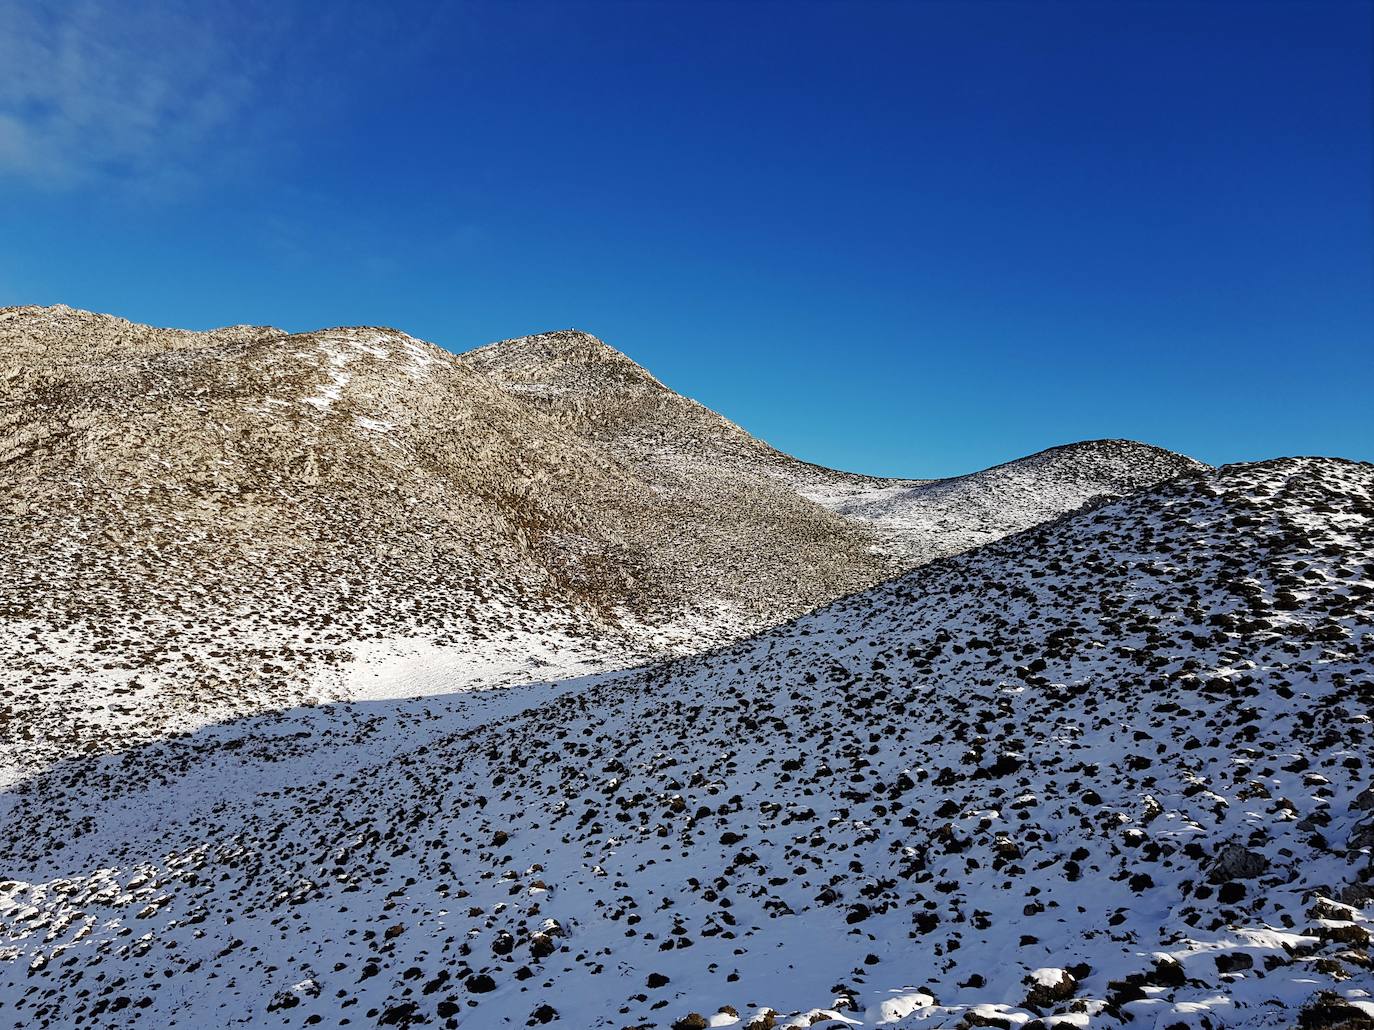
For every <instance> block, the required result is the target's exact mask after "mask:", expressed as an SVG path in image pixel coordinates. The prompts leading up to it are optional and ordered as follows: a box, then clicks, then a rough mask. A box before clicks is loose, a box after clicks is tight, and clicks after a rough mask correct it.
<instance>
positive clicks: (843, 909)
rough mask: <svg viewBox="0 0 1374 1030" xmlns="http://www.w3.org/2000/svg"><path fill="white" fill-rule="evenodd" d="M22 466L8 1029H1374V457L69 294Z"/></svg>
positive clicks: (2, 563)
mask: <svg viewBox="0 0 1374 1030" xmlns="http://www.w3.org/2000/svg"><path fill="white" fill-rule="evenodd" d="M0 466H3V469H4V473H5V475H4V477H3V479H0V669H2V670H3V676H0V1026H14V1027H17V1028H18V1027H23V1028H25V1030H27V1028H30V1027H51V1028H66V1027H91V1026H95V1027H116V1026H117V1027H125V1026H131V1025H132V1026H139V1025H142V1026H149V1027H159V1028H160V1027H170V1026H183V1027H196V1028H201V1027H230V1026H245V1025H251V1026H259V1025H266V1026H274V1025H291V1026H297V1025H302V1026H313V1025H327V1026H335V1025H339V1026H375V1025H382V1026H409V1025H433V1026H436V1027H444V1028H453V1027H458V1026H462V1027H468V1028H488V1027H501V1026H523V1025H541V1024H544V1023H558V1024H559V1025H564V1026H575V1027H579V1028H581V1027H607V1028H614V1027H676V1028H678V1030H691V1028H696V1027H702V1026H739V1027H749V1028H751V1030H768V1028H769V1027H773V1026H778V1027H786V1026H792V1027H799V1026H808V1025H822V1024H827V1023H828V1024H830V1025H833V1026H839V1025H851V1024H858V1025H864V1026H890V1027H906V1028H911V1027H916V1026H929V1027H932V1028H934V1027H960V1028H964V1027H973V1026H999V1027H1006V1028H1011V1027H1017V1028H1023V1030H1042V1028H1056V1030H1063V1028H1065V1027H1073V1028H1076V1030H1077V1028H1082V1027H1086V1026H1113V1025H1119V1024H1120V1023H1122V1022H1129V1023H1130V1024H1131V1025H1132V1026H1144V1027H1156V1028H1158V1030H1173V1028H1174V1027H1189V1028H1193V1027H1196V1028H1208V1030H1212V1028H1217V1027H1221V1026H1246V1027H1274V1028H1281V1027H1290V1026H1294V1025H1297V1026H1300V1027H1302V1028H1304V1030H1317V1028H1321V1027H1335V1026H1347V1025H1348V1026H1356V1025H1366V1024H1367V1023H1368V1022H1369V1021H1370V1020H1371V1019H1374V972H1372V968H1374V967H1371V961H1370V958H1369V955H1368V945H1369V933H1370V917H1371V911H1372V910H1371V902H1374V872H1371V865H1370V856H1371V851H1372V850H1374V771H1372V770H1374V743H1371V737H1370V734H1371V732H1374V727H1371V723H1370V717H1371V713H1370V705H1371V703H1372V702H1374V681H1372V680H1371V673H1370V669H1371V667H1374V666H1372V665H1371V663H1372V662H1374V642H1372V641H1371V635H1370V634H1371V627H1374V604H1372V603H1371V598H1374V546H1372V544H1374V540H1372V533H1371V518H1374V497H1372V496H1371V495H1372V493H1374V468H1371V467H1370V466H1367V465H1357V464H1354V463H1349V462H1342V461H1338V460H1334V459H1317V458H1305V459H1285V460H1281V461H1274V462H1266V463H1262V464H1257V465H1246V466H1229V467H1226V468H1223V469H1220V470H1215V471H1214V470H1211V469H1208V468H1207V467H1206V466H1203V465H1201V464H1199V463H1197V462H1194V461H1192V460H1191V459H1188V458H1185V457H1183V456H1180V455H1176V454H1172V453H1170V452H1167V451H1162V450H1159V449H1158V448H1153V447H1149V446H1147V445H1144V444H1137V443H1132V442H1129V441H1092V442H1087V443H1081V444H1073V445H1069V446H1066V447H1060V448H1054V449H1052V450H1050V451H1045V452H1042V453H1040V454H1036V455H1032V456H1030V457H1029V458H1024V459H1021V460H1019V461H1015V462H1011V463H1009V464H1006V465H1002V466H998V467H997V468H993V469H989V470H986V471H984V472H979V473H974V474H972V475H969V476H963V477H959V478H956V479H950V480H935V481H929V480H882V479H874V478H872V477H865V476H859V475H853V474H850V473H845V472H838V471H835V470H829V469H823V468H819V467H817V466H814V465H809V464H807V463H805V462H802V461H798V460H797V459H795V458H792V457H790V456H788V455H786V454H783V453H781V452H779V451H777V450H775V449H774V448H772V447H770V446H768V445H767V444H765V443H763V442H761V441H759V440H756V439H754V438H753V437H751V436H750V435H749V434H748V433H746V432H745V431H744V430H742V429H741V428H739V427H738V426H736V425H734V424H733V423H731V422H729V421H728V420H726V419H724V418H723V417H721V416H720V415H718V414H716V413H714V412H711V411H709V410H708V409H706V408H704V407H702V406H701V405H699V404H696V403H695V402H693V401H691V400H689V399H687V398H685V397H682V396H681V395H679V394H677V393H675V392H673V391H672V390H670V389H669V388H667V387H666V386H664V385H663V384H662V383H660V382H658V381H657V380H656V379H654V377H653V376H652V375H650V374H649V373H648V372H647V371H645V370H644V369H642V368H640V367H639V366H638V365H636V364H635V363H634V362H633V361H631V360H630V359H629V358H627V357H625V356H624V355H623V354H620V353H619V352H617V351H615V350H613V349H611V348H610V347H608V346H606V345H605V344H604V343H602V342H600V341H599V340H596V339H595V338H594V337H590V336H588V335H586V334H583V333H578V332H573V331H565V332H558V333H548V334H543V335H541V336H536V337H527V338H523V339H518V340H508V341H503V342H501V343H497V344H492V345H490V346H488V347H483V348H479V349H478V350H476V351H472V352H469V353H467V354H462V355H457V356H455V355H453V354H450V353H448V352H446V351H443V350H440V349H439V348H437V347H434V346H433V345H431V344H427V343H424V342H422V341H418V340H415V339H413V338H411V337H409V336H407V335H406V334H404V333H401V332H398V331H396V330H392V329H378V328H342V329H328V330H321V331H318V332H312V333H302V334H294V335H292V334H286V333H283V332H281V331H280V330H276V329H271V328H263V327H247V326H238V327H231V328H227V329H220V330H215V331H212V332H208V333H192V332H183V331H178V330H165V329H154V328H151V327H148V326H140V325H135V324H133V323H129V322H126V321H123V320H121V319H116V318H112V317H110V316H104V315H95V314H91V313H89V312H82V311H75V310H73V309H70V308H64V307H57V308H8V309H0ZM894 577H895V578H894ZM837 599H838V600H837ZM818 606H819V607H818Z"/></svg>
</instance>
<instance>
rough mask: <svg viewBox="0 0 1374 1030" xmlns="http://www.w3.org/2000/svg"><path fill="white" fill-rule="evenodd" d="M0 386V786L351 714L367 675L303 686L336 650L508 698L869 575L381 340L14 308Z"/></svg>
mask: <svg viewBox="0 0 1374 1030" xmlns="http://www.w3.org/2000/svg"><path fill="white" fill-rule="evenodd" d="M0 382H3V384H4V388H3V391H0V464H2V465H3V468H4V471H5V477H4V480H3V483H0V544H3V547H0V584H3V585H0V617H3V621H0V634H3V638H2V639H0V650H2V651H3V653H4V654H5V655H6V658H7V662H8V664H9V666H10V668H11V669H12V670H13V671H14V673H15V675H14V676H13V677H12V678H11V680H10V682H9V683H7V684H4V685H2V686H0V701H4V702H6V708H5V710H4V712H3V714H4V716H5V717H6V719H7V720H8V721H7V727H8V729H9V730H10V733H9V734H8V735H7V738H8V739H7V740H6V742H5V743H3V744H0V752H3V755H0V757H3V758H4V759H5V764H6V765H7V766H8V767H9V772H10V774H11V775H12V774H13V773H14V771H15V770H17V769H18V768H21V767H26V766H31V765H32V764H33V762H35V761H38V762H41V761H46V760H47V759H49V758H51V757H54V756H60V755H63V754H69V753H74V752H78V751H79V752H90V751H111V750H115V749H117V748H118V747H122V746H125V745H127V744H129V743H131V742H134V741H137V740H141V739H147V738H149V737H150V736H160V735H165V734H166V733H169V732H175V731H178V730H184V729H187V728H190V727H192V726H195V725H198V724H200V723H203V722H205V721H206V720H208V719H210V718H227V717H231V716H233V715H237V714H245V713H247V712H251V711H259V710H262V709H264V708H277V707H286V706H290V705H293V704H298V703H301V702H303V701H307V700H311V699H314V700H329V699H330V698H332V697H337V696H343V695H344V694H349V693H354V694H355V693H356V690H354V689H352V688H350V687H349V686H348V682H346V681H350V682H351V681H356V680H358V679H359V678H360V677H361V678H362V679H364V680H369V681H370V680H376V679H378V678H379V677H378V676H374V675H372V673H371V672H370V671H369V670H367V669H364V670H361V671H359V670H356V669H354V670H352V671H349V672H348V675H347V676H345V677H343V678H341V677H340V676H331V675H327V673H328V672H329V670H330V669H332V668H334V667H335V666H339V665H341V664H343V665H349V664H352V663H353V660H354V659H356V658H357V657H358V656H359V655H360V654H367V655H375V656H376V657H377V664H378V667H379V668H380V669H381V673H380V679H382V680H385V679H386V678H387V677H388V676H390V675H391V673H392V672H393V671H394V670H395V667H396V665H397V663H400V664H402V665H405V666H407V668H409V667H410V666H415V665H417V664H419V665H425V664H430V665H433V664H434V663H435V661H437V662H438V663H439V664H440V665H441V666H442V667H443V671H444V675H443V677H442V679H443V682H442V683H440V684H435V685H433V687H432V689H456V688H457V687H458V686H461V685H462V683H463V682H465V681H473V682H479V683H481V684H483V685H490V684H491V683H494V682H497V681H499V680H502V679H514V680H516V681H519V682H525V681H528V680H530V679H534V678H540V677H542V676H546V675H548V674H550V672H557V673H560V674H561V673H566V672H569V671H574V670H577V669H579V668H606V667H608V666H614V665H617V664H626V663H627V662H630V661H633V660H635V659H636V658H638V657H643V656H649V655H658V654H663V653H664V652H665V651H666V652H668V653H672V652H674V651H677V652H681V651H686V650H695V649H699V648H700V647H701V646H702V645H703V642H710V641H718V640H722V639H728V638H730V637H732V636H738V635H740V634H741V633H744V632H747V631H750V630H753V629H757V628H760V627H762V626H765V625H769V624H771V623H774V622H777V621H779V620H780V619H784V618H787V617H788V616H790V615H794V614H797V613H799V612H801V611H804V610H806V609H807V608H809V607H813V606H814V605H816V604H819V603H822V602H824V601H826V600H829V599H831V598H833V597H835V596H838V595H840V594H844V593H847V592H850V591H853V590H857V589H860V588H861V587H863V586H867V585H869V584H871V583H872V582H874V581H875V580H876V579H878V578H880V577H881V576H882V575H884V574H885V572H886V569H887V566H886V565H884V564H883V563H882V562H881V561H880V560H879V559H878V558H877V557H875V556H874V555H873V554H872V553H871V552H872V545H871V536H870V535H869V534H867V533H866V532H865V531H864V530H863V529H862V527H856V526H855V525H854V524H852V523H850V522H848V521H846V520H844V519H843V518H842V517H840V516H837V515H834V514H832V513H830V512H828V511H826V510H824V509H823V508H821V507H819V506H816V505H811V504H809V503H807V502H804V501H801V500H800V499H798V498H796V497H795V496H794V495H791V494H788V495H787V497H786V501H787V503H788V504H789V505H790V509H789V511H788V512H787V514H786V517H776V518H771V519H770V520H769V521H766V522H765V521H763V519H764V518H765V516H766V514H767V513H766V512H765V513H763V514H761V513H760V512H759V510H758V508H757V506H751V505H750V504H747V503H740V504H723V505H721V506H720V507H706V506H704V505H703V504H702V503H700V502H699V501H698V500H697V499H695V498H693V497H691V496H687V495H685V494H680V493H674V492H671V491H664V490H662V489H660V488H658V487H656V486H652V485H650V484H648V483H646V482H645V481H643V480H642V479H640V478H638V477H637V476H636V475H634V474H633V472H631V471H627V470H626V469H625V468H623V467H622V466H621V465H620V464H619V463H617V462H615V461H614V460H612V459H611V458H609V457H608V456H607V455H606V454H604V453H603V452H602V451H601V450H599V449H598V448H596V447H594V446H591V445H589V444H587V443H586V442H585V441H583V440H581V439H580V438H578V437H577V436H576V435H573V434H569V433H567V432H566V431H565V430H564V429H563V428H562V427H561V426H560V425H558V424H557V423H556V422H554V421H552V420H550V419H549V418H548V417H546V416H544V415H542V414H540V413H538V412H536V411H534V410H532V409H530V408H529V407H528V406H527V405H524V404H522V403H520V402H519V401H517V400H514V399H512V398H511V397H509V396H508V395H507V394H506V393H505V392H504V391H502V390H501V389H499V388H497V387H496V386H495V385H494V384H493V383H492V382H490V381H489V380H488V379H487V378H486V377H485V376H483V375H481V374H478V373H477V372H475V371H473V370H472V369H470V368H468V367H467V366H466V365H464V364H463V363H462V362H460V361H458V360H457V359H455V358H454V357H453V356H452V355H450V354H448V353H447V352H445V351H442V350H440V349H439V348H437V347H435V346H433V345H432V344H428V343H422V342H421V341H418V340H415V339H412V338H411V337H409V336H406V335H405V334H404V333H400V332H397V331H395V330H390V329H370V328H343V329H330V330H322V331H319V332H313V333H302V334H296V335H288V334H286V333H283V332H281V331H280V330H276V329H270V328H261V327H247V326H239V327H233V328H229V329H222V330H215V331H213V332H208V333H192V332H182V331H177V330H162V329H153V328H151V327H148V326H140V325H136V324H133V323H129V322H126V321H124V320H122V319H117V318H112V317H110V316H104V315H95V314H91V313H89V312H81V311H75V310H72V309H70V308H61V307H58V308H11V309H5V310H3V311H0ZM741 512H742V513H744V514H737V513H741ZM435 648H438V649H440V650H441V652H442V653H441V654H440V655H438V656H437V657H436V656H435V655H434V654H433V652H434V649H435ZM423 671H424V670H421V672H423ZM417 675H418V673H417ZM404 678H406V679H407V682H406V683H403V684H400V685H398V686H397V687H396V689H397V690H400V691H402V692H404V691H412V690H415V689H417V688H416V686H415V684H414V683H412V682H409V681H410V680H414V679H415V678H416V676H415V675H409V674H407V676H406V677H404ZM420 678H424V677H423V676H421V677H420ZM429 678H430V679H433V676H429ZM374 689H381V690H386V689H388V688H387V687H386V686H385V684H381V685H374ZM427 689H429V688H427ZM0 779H3V777H0Z"/></svg>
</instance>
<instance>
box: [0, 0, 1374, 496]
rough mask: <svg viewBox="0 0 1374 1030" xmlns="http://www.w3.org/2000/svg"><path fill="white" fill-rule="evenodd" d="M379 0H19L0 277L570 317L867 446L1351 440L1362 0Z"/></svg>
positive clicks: (1366, 279) (839, 454)
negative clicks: (150, 0) (382, 1)
mask: <svg viewBox="0 0 1374 1030" xmlns="http://www.w3.org/2000/svg"><path fill="white" fill-rule="evenodd" d="M374 6H377V7H380V6H381V5H368V4H358V5H355V6H349V5H348V4H321V3H314V2H309V3H300V4H298V5H295V6H293V5H291V4H283V3H277V2H273V3H259V4H257V5H253V4H222V5H221V4H207V3H202V4H190V5H185V6H179V5H178V4H176V3H160V4H138V3H118V4H103V5H102V4H100V3H72V4H64V3H54V2H44V3H36V2H34V3H31V2H28V0H18V2H17V3H16V2H15V0H10V2H9V3H7V4H3V5H0V304H12V303H42V304H48V303H57V302H63V303H67V304H72V305H75V306H78V307H85V308H92V309H95V310H99V311H108V312H113V313H115V314H119V315H122V316H125V317H128V318H132V319H135V320H138V321H145V322H152V323H155V324H161V325H173V326H184V327H190V328H207V327H211V326H216V325H221V324H226V323H237V322H252V323H270V324H274V325H279V326H282V327H283V328H286V329H290V330H302V329H310V328H317V327H320V326H325V325H337V324H383V325H393V326H396V327H399V328H401V329H404V330H406V331H408V332H410V333H412V334H414V335H416V336H420V337H423V338H426V339H430V340H433V341H435V342H437V343H440V344H442V345H443V346H445V347H448V348H450V349H453V350H466V349H468V348H470V347H473V346H477V345H480V344H482V343H485V342H488V341H490V340H494V339H500V338H502V337H508V336H518V335H524V334H526V333H531V332H536V331H539V330H543V329H552V328H561V327H566V326H576V327H578V328H582V329H586V330H589V331H591V332H594V333H596V334H597V335H599V336H601V337H602V338H604V339H605V340H606V341H607V342H608V343H610V344H612V345H613V346H615V347H618V348H619V349H621V350H623V351H625V352H626V353H628V354H629V355H630V356H631V357H633V358H635V359H636V360H638V361H640V362H641V363H642V364H644V365H646V366H647V367H648V368H649V369H651V370H652V371H653V372H655V373H656V374H657V375H658V376H659V377H660V378H661V379H663V380H664V381H666V382H667V383H668V384H669V385H671V386H673V387H675V388H677V389H679V390H681V391H682V392H684V393H686V394H688V395H690V396H693V397H695V398H697V399H698V400H700V401H702V402H703V403H705V404H708V405H710V406H711V407H714V408H716V409H718V410H720V411H722V412H724V413H725V414H726V415H728V416H730V417H731V418H733V419H735V420H736V421H738V422H740V423H742V424H743V425H744V426H745V427H746V428H748V429H749V430H751V431H752V432H754V433H755V434H757V435H759V436H762V437H763V438H764V439H766V440H768V441H769V442H771V443H773V444H775V445H777V446H779V447H782V448H784V449H785V450H788V451H791V452H792V453H795V454H797V455H799V456H801V457H804V458H807V459H809V460H812V461H817V462H821V463H824V464H829V465H836V466H841V467H846V468H853V469H858V470H862V471H869V472H879V473H893V474H911V475H941V474H952V473H958V472H964V471H969V470H972V469H975V468H979V467H983V466H986V465H988V464H991V463H995V462H999V461H1004V460H1007V459H1010V458H1013V457H1016V456H1018V455H1021V454H1025V453H1028V452H1031V451H1035V450H1038V449H1040V448H1042V447H1046V446H1051V445H1054V444H1058V443H1064V442H1068V441H1072V440H1076V439H1083V438H1090V437H1100V436H1125V437H1134V438H1138V439H1141V440H1146V441H1149V442H1152V443H1156V444H1160V445H1163V446H1166V447H1170V448H1174V449H1177V450H1181V451H1185V452H1188V453H1190V454H1193V455H1195V456H1197V457H1200V458H1202V459H1204V460H1207V461H1211V462H1223V461H1234V460H1247V459H1254V458H1262V457H1270V456H1276V455H1281V454H1295V453H1321V454H1336V455H1342V456H1346V457H1354V458H1361V459H1365V460H1370V459H1374V415H1372V414H1371V411H1370V409H1371V404H1370V397H1371V393H1372V392H1374V208H1372V205H1371V190H1374V186H1372V185H1371V183H1372V182H1374V167H1372V161H1371V81H1372V74H1371V38H1372V32H1371V5H1370V4H1369V3H1361V2H1346V3H1320V2H1301V3H1300V2H1283V3H1268V4H1266V3H1253V2H1244V3H1242V2H1236V3H1229V2H1207V0H1195V2H1190V3H1180V4H1174V3H1169V2H1163V0H1160V2H1144V3H1130V2H1108V0H1101V2H1091V3H1054V2H1038V0H1036V2H1027V3H998V2H992V0H968V2H963V3H905V4H903V3H885V2H884V3H835V4H829V3H815V4H807V3H776V4H775V3H764V2H756V3H724V2H702V0H696V2H692V3H682V4H672V3H647V2H646V3H578V2H556V3H534V2H509V3H490V4H487V3H476V4H473V3H454V4H451V5H448V6H440V7H435V6H433V5H429V4H423V5H420V4H417V5H413V6H411V5H406V4H399V5H396V6H395V7H394V8H392V9H391V10H389V11H386V12H382V11H379V10H375V9H373V7H374ZM322 12H328V13H327V14H322Z"/></svg>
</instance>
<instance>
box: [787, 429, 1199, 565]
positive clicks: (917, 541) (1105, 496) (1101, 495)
mask: <svg viewBox="0 0 1374 1030" xmlns="http://www.w3.org/2000/svg"><path fill="white" fill-rule="evenodd" d="M1206 467H1207V466H1206V465H1203V464H1202V463H1201V462H1199V461H1194V460H1193V459H1192V458H1187V457H1184V456H1183V455H1181V454H1174V453H1173V452H1172V451H1166V450H1163V449H1161V448H1159V447H1151V446H1149V445H1148V444H1143V443H1136V442H1135V441H1133V440H1088V441H1084V442H1083V443H1075V444H1068V445H1066V446H1063V447H1052V448H1050V449H1049V450H1046V451H1041V452H1039V453H1038V454H1032V455H1030V456H1029V457H1025V458H1019V459H1017V460H1016V461H1011V462H1007V463H1006V464H1005V465H998V466H996V467H994V468H990V469H986V470H984V471H982V472H974V473H972V474H970V475H967V476H956V477H954V478H951V479H932V480H925V481H909V480H890V481H883V480H868V481H850V482H845V481H842V480H837V481H832V482H827V483H822V482H813V483H812V484H811V485H808V486H806V487H803V489H802V490H801V493H802V495H803V496H804V497H807V498H808V499H810V500H813V501H815V502H816V503H818V504H821V505H823V506H824V507H826V508H829V509H830V510H831V511H834V512H837V513H839V514H841V515H844V516H846V517H848V518H851V519H855V520H858V521H861V522H864V523H867V524H869V525H870V526H871V527H872V528H873V529H874V530H875V531H876V532H877V533H878V534H879V535H880V537H881V539H882V540H883V546H884V548H885V549H886V550H887V551H888V552H890V553H892V554H895V555H898V556H900V558H901V559H902V560H904V561H906V562H908V563H909V564H913V565H919V564H924V563H925V562H928V561H933V560H934V559H936V558H943V557H945V556H946V555H950V554H958V553H960V552H961V551H967V550H969V549H970V548H973V547H977V546H978V545H980V544H985V543H990V542H991V541H993V540H997V539H1000V538H1001V537H1004V536H1007V535H1008V534H1010V533H1019V532H1021V531H1022V530H1024V529H1030V528H1031V527H1032V526H1038V525H1039V524H1040V523H1042V522H1048V521H1049V520H1051V519H1054V518H1057V517H1059V516H1060V515H1063V514H1064V513H1065V512H1070V511H1075V510H1077V509H1079V508H1082V507H1084V506H1085V505H1087V506H1090V505H1096V504H1104V503H1106V502H1107V501H1111V500H1115V499H1116V498H1118V497H1124V496H1127V495H1129V494H1132V493H1135V492H1136V491H1137V490H1143V489H1145V488H1146V487H1150V486H1153V485H1154V484H1156V483H1160V482H1163V481H1164V480H1166V479H1172V478H1173V477H1174V476H1180V475H1185V474H1188V473H1195V472H1199V471H1201V470H1203V469H1205V468H1206Z"/></svg>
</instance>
